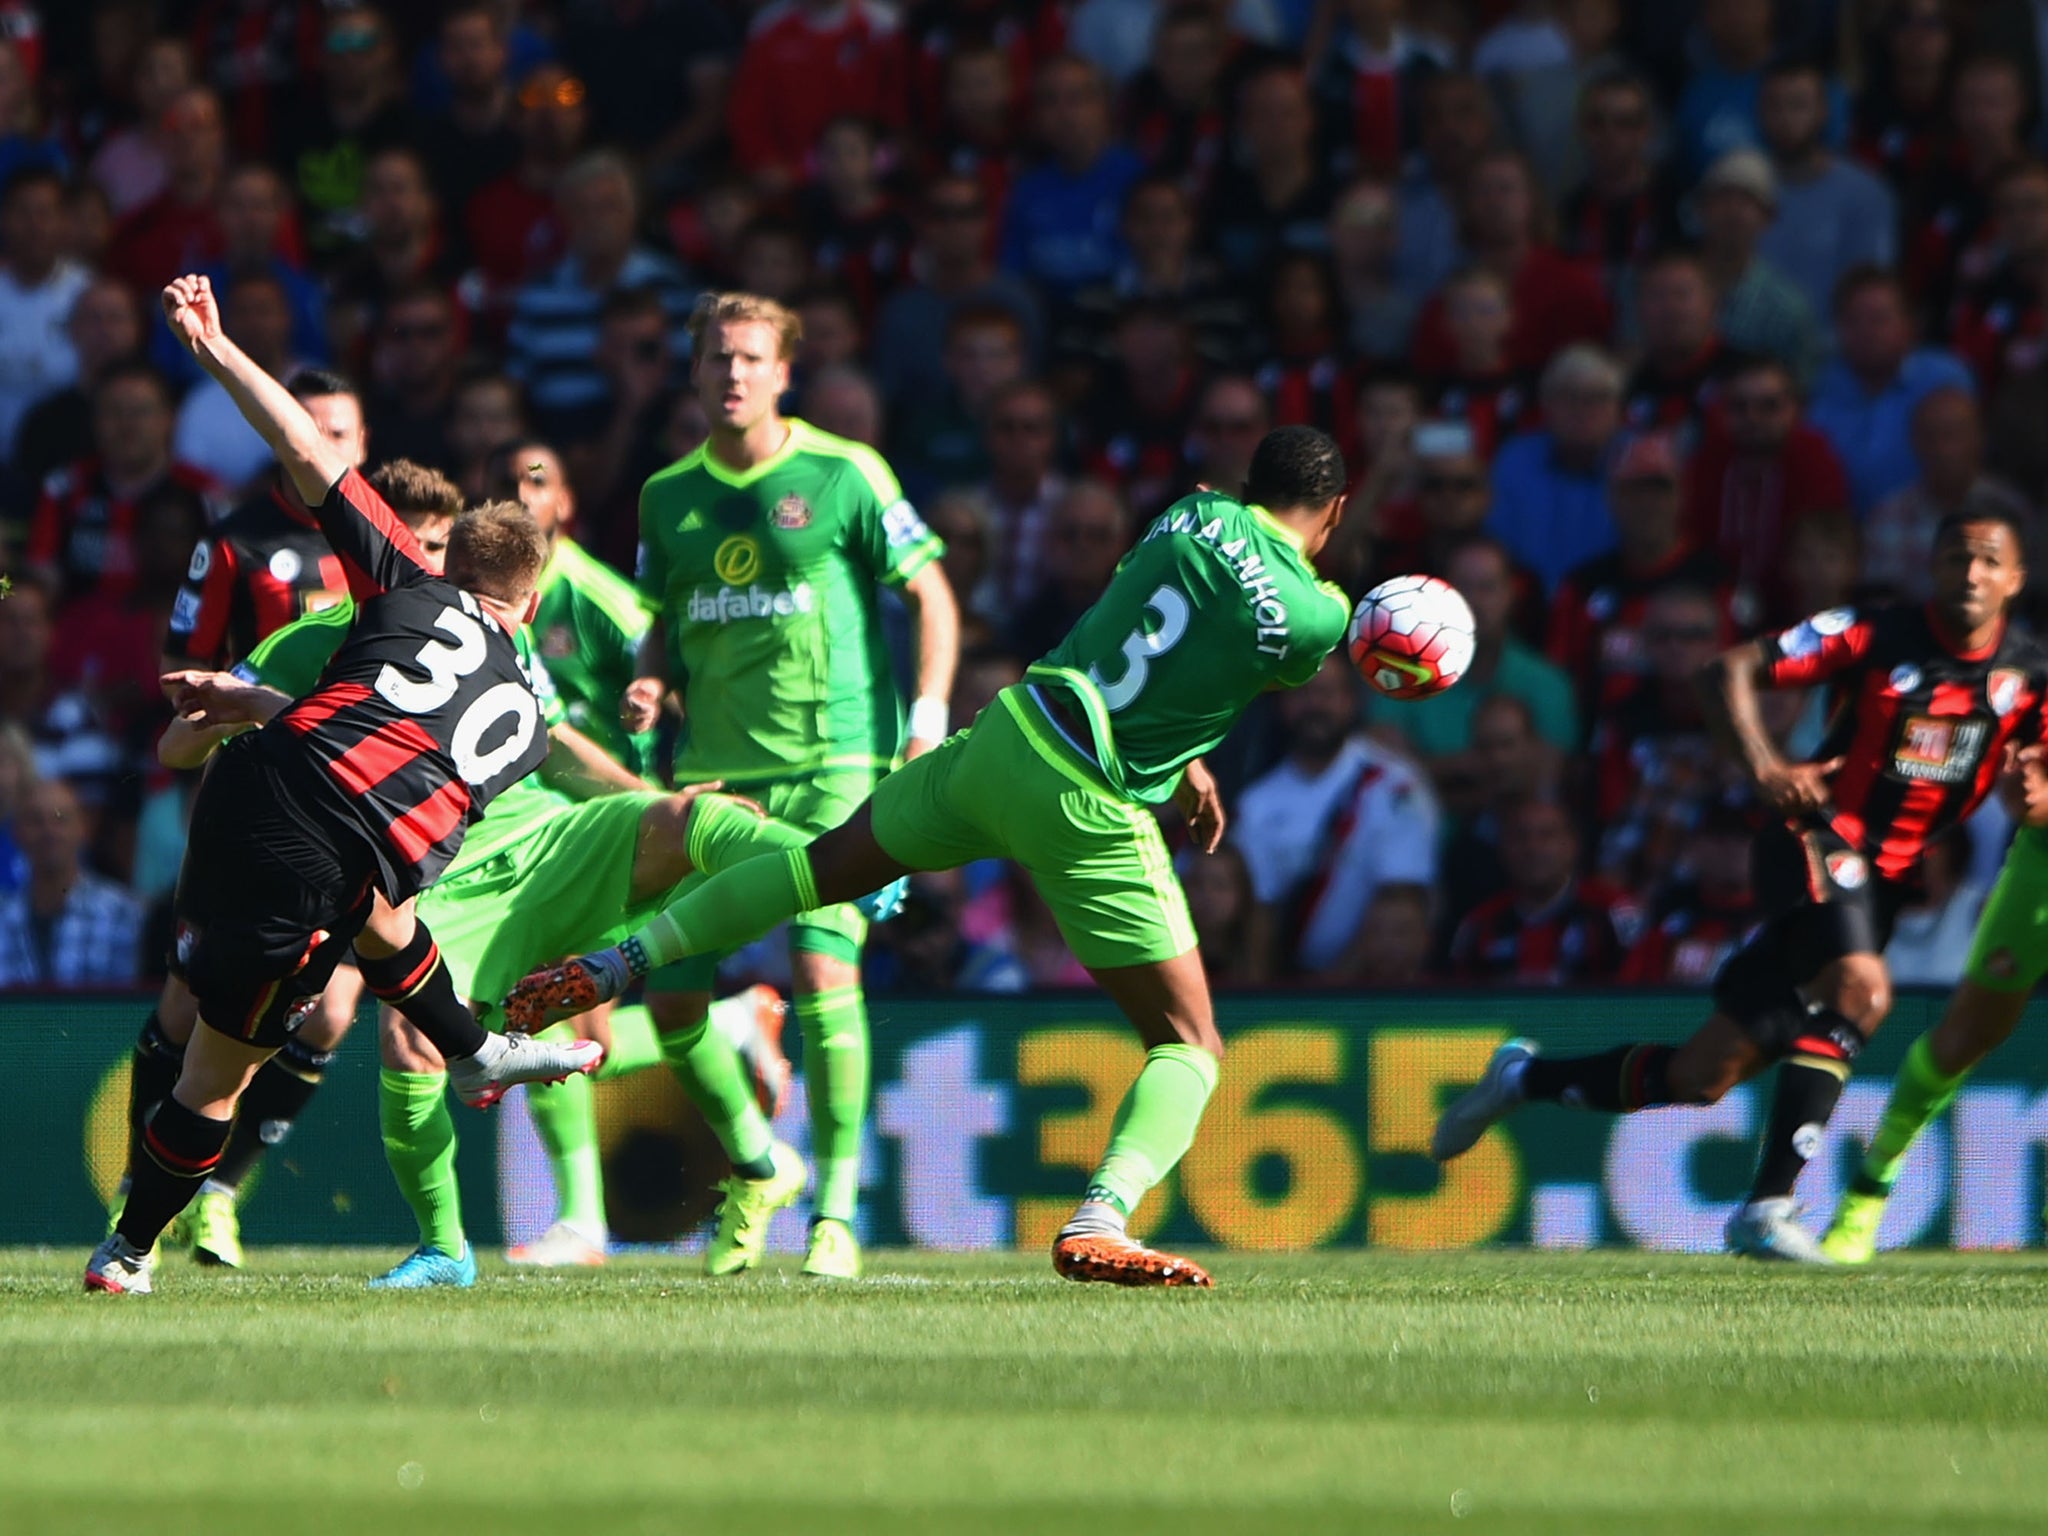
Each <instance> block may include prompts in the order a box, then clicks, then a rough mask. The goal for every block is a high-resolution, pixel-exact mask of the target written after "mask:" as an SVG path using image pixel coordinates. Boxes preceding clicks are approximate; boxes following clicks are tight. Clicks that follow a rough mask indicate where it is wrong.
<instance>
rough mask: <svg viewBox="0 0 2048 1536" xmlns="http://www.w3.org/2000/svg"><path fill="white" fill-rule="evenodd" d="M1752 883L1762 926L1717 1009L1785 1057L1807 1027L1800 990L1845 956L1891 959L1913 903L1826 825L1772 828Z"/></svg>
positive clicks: (1732, 961)
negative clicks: (1903, 915)
mask: <svg viewBox="0 0 2048 1536" xmlns="http://www.w3.org/2000/svg"><path fill="white" fill-rule="evenodd" d="M1751 878H1752V881H1753V883H1754V885H1755V889H1756V898H1757V904H1758V905H1759V906H1760V907H1761V908H1762V909H1763V911H1764V913H1765V914H1766V915H1765V918H1764V922H1763V925H1762V926H1761V927H1760V928H1758V929H1757V931H1756V933H1755V934H1754V935H1753V936H1752V937H1751V938H1750V940H1749V942H1748V943H1746V944H1744V945H1743V946H1742V948H1741V949H1739V950H1737V951H1736V952H1735V953H1734V954H1732V955H1730V956H1729V957H1728V959H1727V962H1726V963H1725V964H1724V965H1722V967H1721V973H1720V975H1718V976H1716V977H1715V978H1714V1006H1715V1007H1716V1008H1717V1009H1718V1010H1719V1011H1720V1012H1722V1013H1725V1014H1726V1015H1728V1017H1729V1018H1731V1019H1734V1020H1735V1021H1736V1022H1737V1023H1738V1024H1740V1025H1742V1026H1743V1028H1745V1029H1747V1030H1748V1031H1749V1032H1750V1033H1751V1034H1752V1035H1754V1036H1755V1037H1756V1039H1757V1040H1758V1041H1759V1043H1761V1044H1763V1045H1765V1046H1769V1047H1772V1048H1774V1049H1780V1050H1782V1049H1785V1048H1787V1047H1789V1046H1790V1044H1791V1039H1792V1037H1793V1036H1794V1035H1796V1034H1798V1033H1800V1032H1801V1031H1802V1030H1803V1029H1804V1028H1805V1027H1807V1016H1806V1009H1805V1004H1804V1003H1803V1001H1802V1000H1801V999H1800V996H1799V989H1800V988H1801V987H1804V986H1806V985H1807V984H1808V983H1809V982H1811V981H1812V980H1813V978H1814V977H1815V976H1817V975H1819V974H1820V972H1821V970H1822V969H1823V968H1825V967H1826V966H1828V965H1831V964H1833V963H1834V962H1835V961H1837V960H1840V959H1841V958H1842V957H1843V956H1845V955H1881V954H1883V953H1884V947H1885V945H1887V944H1889V943H1890V942H1891V937H1892V926H1893V924H1894V923H1896V922H1897V921H1898V916H1899V910H1900V908H1902V907H1904V906H1905V905H1906V904H1907V903H1908V902H1909V901H1911V900H1912V899H1913V896H1914V894H1915V893H1914V891H1913V889H1912V888H1911V887H1910V886H1906V885H1903V884H1901V883H1899V882H1898V881H1895V880H1887V879H1885V878H1884V877H1883V876H1882V875H1880V874H1879V873H1878V872H1877V870H1876V869H1875V868H1873V867H1872V865H1871V863H1870V861H1869V860H1868V859H1867V858H1865V857H1864V856H1863V855H1862V854H1861V853H1860V852H1858V851H1857V850H1856V849H1855V848H1853V847H1851V846H1850V844H1849V843H1848V841H1847V840H1846V839H1845V838H1843V837H1842V835H1841V834H1840V833H1838V832H1836V831H1835V830H1834V829H1833V828H1832V827H1829V826H1827V825H1825V824H1822V823H1802V824H1801V825H1799V826H1798V827H1797V828H1791V827H1786V826H1783V825H1772V826H1770V827H1768V828H1766V829H1765V830H1764V831H1763V832H1762V833H1761V834H1759V835H1758V837H1757V841H1756V847H1755V850H1754V852H1753V853H1752V855H1751Z"/></svg>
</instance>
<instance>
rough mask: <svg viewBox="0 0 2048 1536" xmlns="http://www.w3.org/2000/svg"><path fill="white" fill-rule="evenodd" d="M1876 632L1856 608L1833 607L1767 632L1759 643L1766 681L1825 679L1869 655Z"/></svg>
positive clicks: (1793, 683)
mask: <svg viewBox="0 0 2048 1536" xmlns="http://www.w3.org/2000/svg"><path fill="white" fill-rule="evenodd" d="M1876 635H1877V626H1876V624H1875V623H1874V622H1873V621H1872V620H1870V619H1867V618H1864V617H1863V616H1861V615H1859V614H1858V613H1857V612H1856V610H1855V609H1853V608H1830V609H1828V610H1827V612H1825V613H1816V614H1814V615H1813V616H1812V617H1811V618H1806V619H1802V620H1800V621H1799V622H1798V623H1797V624H1795V625H1793V626H1792V627H1791V628H1790V629H1787V630H1780V631H1779V632H1778V633H1776V634H1769V635H1764V636H1763V637H1761V638H1760V639H1759V640H1758V641H1757V645H1758V646H1759V647H1760V648H1761V649H1762V651H1763V662H1764V676H1765V679H1766V685H1767V686H1768V687H1772V688H1805V687H1808V686H1809V685H1811V684H1813V683H1821V682H1826V681H1827V680H1828V679H1829V678H1831V677H1835V676H1838V675H1839V674H1841V673H1843V672H1846V671H1848V670H1849V668H1851V667H1853V666H1855V665H1856V664H1857V663H1858V662H1860V661H1862V660H1863V658H1864V657H1865V656H1867V655H1869V654H1870V647H1871V643H1872V641H1873V640H1874V639H1875V638H1876Z"/></svg>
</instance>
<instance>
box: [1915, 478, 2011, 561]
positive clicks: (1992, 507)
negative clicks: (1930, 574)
mask: <svg viewBox="0 0 2048 1536" xmlns="http://www.w3.org/2000/svg"><path fill="white" fill-rule="evenodd" d="M1972 523H1997V524H1998V525H1999V526H2000V527H2001V528H2004V529H2005V530H2006V531H2008V532H2009V533H2011V534H2012V539H2013V543H2015V544H2017V545H2018V546H2019V551H2020V559H2021V560H2022V561H2024V560H2025V559H2026V557H2027V525H2026V521H2025V518H2024V516H2023V515H2022V514H2021V513H2019V512H2018V511H2016V510H2014V509H2013V507H2012V506H2010V505H2009V504H2008V503H2006V502H2005V501H2003V500H1999V499H1995V498H1993V497H1989V496H1984V495H1981V494H1980V493H1978V492H1976V491H1968V492H1965V493H1964V495H1963V504H1962V505H1961V506H1960V507H1958V508H1956V510H1955V511H1953V512H1950V513H1948V514H1947V515H1946V516H1944V517H1943V518H1942V520H1941V522H1940V523H1939V524H1938V525H1936V527H1935V530H1934V547H1935V548H1936V549H1940V548H1941V547H1942V545H1944V544H1946V543H1947V542H1948V541H1949V540H1950V539H1952V538H1954V537H1956V535H1958V534H1960V533H1961V532H1962V531H1963V529H1964V528H1966V527H1968V526H1970V525H1971V524H1972Z"/></svg>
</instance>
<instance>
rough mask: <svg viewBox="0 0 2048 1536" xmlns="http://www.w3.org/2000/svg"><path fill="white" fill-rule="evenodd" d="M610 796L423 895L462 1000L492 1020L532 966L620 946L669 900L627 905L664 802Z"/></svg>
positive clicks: (541, 827) (548, 820)
mask: <svg viewBox="0 0 2048 1536" xmlns="http://www.w3.org/2000/svg"><path fill="white" fill-rule="evenodd" d="M666 798H667V797H666V796H664V795H658V794H627V795H607V796H605V797H603V798H602V799H598V800H586V801H584V802H583V803H582V804H580V805H575V806H571V807H569V808H567V809H565V810H561V811H558V812H556V813H555V814H554V815H552V816H548V817H545V818H543V819H541V820H538V821H536V822H534V824H533V826H532V827H531V829H530V830H529V831H528V832H527V833H526V835H525V836H523V837H518V838H516V839H513V840H510V841H507V842H506V843H505V844H504V845H503V846H501V847H499V848H497V849H496V850H495V851H494V852H492V853H491V854H490V856H489V857H487V858H484V859H482V860H480V861H478V862H477V863H475V864H473V865H471V866H470V867H468V868H466V869H464V870H462V871H460V872H459V873H457V874H455V875H452V876H449V877H447V878H444V879H443V880H442V881H441V882H440V883H439V884H437V885H434V886H431V887H430V888H429V889H428V890H427V891H426V892H425V893H423V894H422V895H421V897H420V900H419V915H420V921H421V922H423V923H425V924H426V925H427V927H428V929H429V930H430V931H431V932H432V933H433V935H434V942H435V943H436V944H437V945H439V946H440V949H441V955H442V957H443V958H444V959H445V960H446V961H447V962H448V974H449V976H450V977H451V978H452V979H453V980H454V982H455V991H456V993H457V995H458V996H461V997H467V998H470V999H473V1000H474V1001H476V1002H478V1003H481V1004H482V1005H484V1013H483V1017H484V1019H485V1021H486V1022H488V1021H489V1020H490V1018H491V1017H492V1016H493V1015H494V1014H495V1012H496V1010H497V1007H498V1004H499V1003H500V1002H501V1001H502V1000H503V999H504V996H505V994H506V993H507V992H510V991H511V990H512V988H513V987H514V986H515V985H517V984H518V982H519V979H520V978H521V977H522V976H524V975H525V974H526V973H527V972H528V971H530V970H532V969H533V968H534V967H535V966H540V965H547V964H549V963H551V962H553V961H556V960H560V959H562V958H563V957H564V956H567V955H580V954H583V953H585V952H587V951H589V950H593V949H602V948H604V947H605V946H606V945H607V944H615V943H617V942H618V941H619V940H620V939H623V938H624V937H626V935H627V934H629V933H631V932H632V931H633V930H634V929H636V928H638V927H640V926H641V925H642V924H644V923H645V922H646V921H647V920H648V919H649V918H651V917H653V916H654V914H655V913H657V912H659V911H660V910H661V909H662V908H663V907H664V906H666V905H667V903H668V899H669V896H670V895H672V894H673V893H664V894H663V895H662V896H660V897H658V898H656V899H654V900H651V901H646V902H642V903H640V904H639V905H638V906H637V907H636V906H633V905H631V904H630V897H631V894H632V886H633V856H634V850H635V848H636V847H637V846H638V841H639V833H640V818H641V816H642V815H643V814H644V813H645V812H646V810H647V807H648V806H650V805H654V804H657V803H659V802H660V801H662V800H664V799H666Z"/></svg>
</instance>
